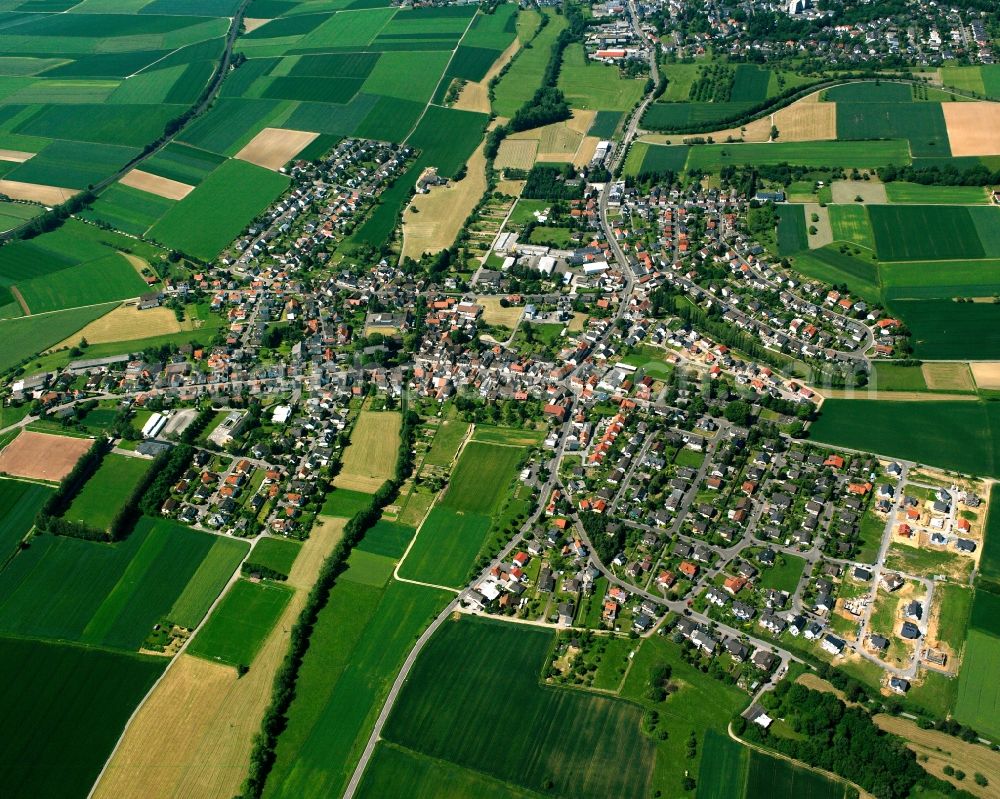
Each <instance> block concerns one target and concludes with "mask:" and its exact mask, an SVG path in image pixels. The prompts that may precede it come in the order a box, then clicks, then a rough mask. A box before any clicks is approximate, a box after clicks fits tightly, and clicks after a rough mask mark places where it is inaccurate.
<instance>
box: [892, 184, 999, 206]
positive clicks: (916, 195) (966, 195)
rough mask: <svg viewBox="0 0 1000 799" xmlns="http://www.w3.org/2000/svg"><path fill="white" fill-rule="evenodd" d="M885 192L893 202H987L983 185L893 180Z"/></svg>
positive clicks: (928, 203) (938, 203)
mask: <svg viewBox="0 0 1000 799" xmlns="http://www.w3.org/2000/svg"><path fill="white" fill-rule="evenodd" d="M885 193H886V196H887V197H888V198H889V202H891V203H910V204H913V205H980V204H983V203H985V202H987V198H986V190H985V189H984V188H983V187H982V186H924V185H922V184H920V183H904V182H902V181H893V182H891V183H886V184H885Z"/></svg>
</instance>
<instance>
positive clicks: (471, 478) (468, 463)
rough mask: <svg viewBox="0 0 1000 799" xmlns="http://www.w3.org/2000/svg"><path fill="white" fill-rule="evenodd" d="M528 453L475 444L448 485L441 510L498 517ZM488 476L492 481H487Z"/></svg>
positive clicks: (463, 456) (473, 442) (469, 447)
mask: <svg viewBox="0 0 1000 799" xmlns="http://www.w3.org/2000/svg"><path fill="white" fill-rule="evenodd" d="M524 454H525V453H524V450H523V449H521V448H520V447H512V446H502V447H497V446H491V445H490V444H488V443H486V442H482V441H476V440H472V441H470V442H469V443H468V444H467V445H466V447H465V449H464V450H463V451H462V457H461V458H459V461H458V464H457V465H456V467H455V470H454V472H453V473H452V476H451V479H450V480H449V482H448V490H447V491H446V492H445V495H444V497H442V499H441V503H440V504H441V507H442V508H449V509H451V510H454V511H456V512H459V513H468V514H485V515H489V514H492V513H495V512H496V511H497V510H498V509H499V506H500V505H501V503H502V502H503V500H504V498H505V496H506V494H507V493H508V489H509V487H510V482H511V480H512V479H513V477H514V473H515V470H516V468H517V465H518V463H520V461H521V459H522V458H523V457H524ZM487 476H488V479H484V478H486V477H487Z"/></svg>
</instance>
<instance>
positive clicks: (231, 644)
mask: <svg viewBox="0 0 1000 799" xmlns="http://www.w3.org/2000/svg"><path fill="white" fill-rule="evenodd" d="M292 593H293V590H292V589H291V588H289V587H288V586H285V585H282V584H281V583H274V582H271V581H268V580H265V581H263V582H259V583H255V582H251V581H250V580H242V579H241V580H237V581H236V582H235V583H234V584H233V586H232V588H230V589H229V591H228V592H227V593H226V595H225V596H224V597H223V598H222V602H220V603H219V605H218V606H217V607H216V609H215V611H214V612H213V613H212V615H211V616H210V617H209V619H208V622H207V623H206V624H205V626H204V627H203V628H202V629H201V630H200V631H199V632H198V634H197V635H196V636H195V637H194V638H193V639H192V641H191V643H190V644H189V645H188V648H187V653H188V654H189V655H196V656H197V657H201V658H205V659H206V660H214V661H218V662H221V663H228V664H229V665H231V666H239V665H244V666H249V665H251V664H252V663H253V659H254V656H255V655H256V654H257V650H258V649H260V646H261V644H262V643H264V639H265V638H266V637H267V635H268V633H270V632H271V628H272V627H274V625H275V622H277V621H278V617H279V616H281V612H282V611H283V610H284V609H285V605H287V604H288V601H289V600H290V599H291V598H292Z"/></svg>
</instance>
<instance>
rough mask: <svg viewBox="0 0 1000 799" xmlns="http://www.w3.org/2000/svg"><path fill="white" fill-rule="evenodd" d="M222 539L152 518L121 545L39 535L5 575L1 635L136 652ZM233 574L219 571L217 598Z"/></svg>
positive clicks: (0, 588) (0, 577)
mask: <svg viewBox="0 0 1000 799" xmlns="http://www.w3.org/2000/svg"><path fill="white" fill-rule="evenodd" d="M215 538H216V537H215V536H212V535H209V534H207V533H200V532H198V531H196V530H192V529H190V528H188V527H184V526H183V525H179V524H176V523H174V522H170V521H166V520H152V519H141V520H140V521H139V523H138V524H137V525H136V529H135V530H134V531H133V532H132V534H131V535H130V536H129V537H128V538H127V539H126V540H125V541H123V542H121V543H118V544H103V543H96V542H92V541H83V540H80V539H77V538H63V537H56V536H47V535H43V536H37V537H36V538H34V539H33V540H32V544H31V546H30V547H29V548H28V549H26V550H24V551H23V552H20V553H19V554H18V555H17V557H15V558H14V560H13V561H11V563H10V565H9V566H8V567H7V568H6V569H5V570H4V571H3V572H2V573H0V597H2V599H0V632H2V633H5V634H9V635H16V636H26V637H41V638H50V639H54V640H60V641H75V642H80V643H85V644H91V645H95V646H104V647H111V648H118V649H124V650H128V651H135V650H136V649H138V648H139V645H140V644H141V643H142V642H143V641H144V640H145V638H146V636H147V635H149V633H150V632H151V631H152V627H153V625H154V624H155V623H156V622H158V621H160V620H162V619H164V618H165V617H166V616H167V615H168V613H169V612H170V610H171V608H172V607H173V605H174V602H175V601H176V600H177V599H178V597H180V596H182V594H183V593H184V591H185V589H186V587H187V586H188V584H189V583H190V582H191V581H192V579H193V577H194V576H195V574H196V573H197V572H198V568H199V566H200V565H201V563H202V561H203V560H204V559H205V558H206V556H207V555H208V553H209V551H210V550H211V549H212V547H213V546H214V544H215ZM228 577H229V574H226V575H224V576H223V575H222V574H221V573H218V574H216V575H214V590H215V595H216V596H217V595H218V592H219V591H220V590H221V589H222V586H223V585H224V584H225V582H226V580H227V579H228ZM213 598H214V597H213ZM202 612H204V611H202Z"/></svg>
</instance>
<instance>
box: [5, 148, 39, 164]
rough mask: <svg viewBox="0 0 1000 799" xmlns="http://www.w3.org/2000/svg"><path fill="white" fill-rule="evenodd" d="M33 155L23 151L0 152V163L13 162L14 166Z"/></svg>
mask: <svg viewBox="0 0 1000 799" xmlns="http://www.w3.org/2000/svg"><path fill="white" fill-rule="evenodd" d="M34 155H35V153H28V152H25V151H24V150H0V161H13V162H14V163H16V164H23V163H24V162H25V161H27V160H28V159H29V158H32V157H34Z"/></svg>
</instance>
